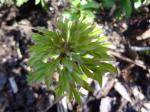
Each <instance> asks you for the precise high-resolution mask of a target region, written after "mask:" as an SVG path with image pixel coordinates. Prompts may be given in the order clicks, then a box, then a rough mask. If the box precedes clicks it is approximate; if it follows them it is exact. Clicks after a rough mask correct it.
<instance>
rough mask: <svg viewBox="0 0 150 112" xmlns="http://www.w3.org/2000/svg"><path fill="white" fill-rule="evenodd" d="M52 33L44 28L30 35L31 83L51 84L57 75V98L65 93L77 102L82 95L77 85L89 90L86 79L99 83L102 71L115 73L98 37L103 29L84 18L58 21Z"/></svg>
mask: <svg viewBox="0 0 150 112" xmlns="http://www.w3.org/2000/svg"><path fill="white" fill-rule="evenodd" d="M56 28H57V29H56V30H55V31H49V30H47V29H45V28H40V29H38V32H39V33H34V34H33V40H34V41H35V45H33V46H32V47H31V48H30V59H29V64H30V66H31V68H32V72H31V75H29V82H30V83H37V82H39V81H45V83H46V84H47V87H49V86H50V84H51V83H52V79H51V77H52V76H53V73H54V72H57V73H58V74H59V84H58V86H57V89H56V93H57V96H58V97H59V96H62V95H64V94H65V93H66V94H67V95H69V96H70V97H72V96H73V97H75V99H76V100H77V101H78V102H80V95H82V94H81V93H80V92H79V91H78V89H77V85H79V86H81V87H83V88H85V89H87V90H89V91H91V90H92V89H91V87H90V85H89V83H87V78H91V79H94V80H97V81H98V82H99V83H101V82H102V75H103V74H104V73H105V72H113V73H114V72H116V69H115V68H114V67H113V66H112V65H111V64H109V63H106V62H105V61H108V60H110V59H112V58H111V57H110V56H109V55H108V54H107V49H108V48H107V47H108V46H109V43H108V42H107V41H106V40H107V38H106V37H100V34H101V33H102V30H101V29H99V28H97V27H96V26H95V24H91V23H90V22H87V20H86V19H81V18H80V19H77V20H73V21H70V20H68V19H65V20H60V19H59V20H58V21H57V25H56Z"/></svg>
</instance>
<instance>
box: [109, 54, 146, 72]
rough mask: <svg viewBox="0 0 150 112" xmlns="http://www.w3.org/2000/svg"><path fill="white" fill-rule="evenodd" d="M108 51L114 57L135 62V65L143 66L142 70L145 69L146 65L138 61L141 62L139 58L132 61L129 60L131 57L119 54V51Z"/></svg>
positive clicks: (131, 61)
mask: <svg viewBox="0 0 150 112" xmlns="http://www.w3.org/2000/svg"><path fill="white" fill-rule="evenodd" d="M109 53H110V54H111V55H113V56H115V57H117V58H119V59H121V60H123V61H126V62H129V63H132V64H135V65H137V66H139V67H141V68H143V69H144V70H146V69H147V67H146V66H145V65H143V64H141V63H139V62H142V61H141V60H137V61H138V62H137V61H133V60H131V59H129V58H127V57H125V56H123V55H121V54H120V53H117V52H114V51H109Z"/></svg>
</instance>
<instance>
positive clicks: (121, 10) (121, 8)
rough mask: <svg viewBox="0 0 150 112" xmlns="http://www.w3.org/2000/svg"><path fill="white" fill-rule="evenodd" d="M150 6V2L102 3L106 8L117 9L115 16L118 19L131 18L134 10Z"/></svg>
mask: <svg viewBox="0 0 150 112" xmlns="http://www.w3.org/2000/svg"><path fill="white" fill-rule="evenodd" d="M148 4H150V1H149V0H120V1H117V0H103V2H102V6H103V7H104V8H107V9H111V8H112V7H113V6H115V7H116V10H115V14H116V17H117V18H120V17H121V18H122V17H130V16H131V14H132V12H133V11H134V10H138V8H140V7H141V6H143V5H148Z"/></svg>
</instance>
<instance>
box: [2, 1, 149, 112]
mask: <svg viewBox="0 0 150 112" xmlns="http://www.w3.org/2000/svg"><path fill="white" fill-rule="evenodd" d="M29 1H30V2H28V3H27V4H24V5H23V6H22V7H20V8H17V7H15V6H1V7H0V112H57V111H58V107H59V108H61V106H62V105H61V104H59V103H57V104H54V105H53V103H54V97H55V94H54V92H53V91H48V90H47V89H46V88H45V86H44V85H43V84H42V83H41V84H39V85H32V86H29V85H28V84H27V74H28V71H29V67H28V65H27V61H28V57H29V55H28V48H29V47H30V46H31V45H33V44H34V42H33V41H32V39H31V34H32V27H36V26H43V27H47V28H49V29H53V28H54V26H55V21H56V18H57V17H58V16H59V15H60V14H61V12H62V11H63V10H64V8H66V6H67V3H63V2H62V0H49V4H48V5H49V11H48V12H46V11H45V10H44V9H43V8H41V6H40V5H39V6H35V5H33V4H34V3H32V2H33V1H32V0H29ZM141 14H142V15H141ZM107 16H108V15H104V14H103V13H100V14H98V18H97V21H98V22H99V23H101V24H103V25H104V26H105V25H106V24H104V22H105V23H107V25H106V26H107V27H108V28H107V27H106V26H105V28H106V31H108V32H106V34H108V33H109V34H108V35H111V38H110V40H111V41H112V43H113V44H114V45H115V47H116V49H115V50H114V51H115V52H117V53H119V54H121V55H123V56H124V57H126V58H128V59H130V60H132V61H133V62H134V61H135V60H136V59H137V60H141V61H142V62H143V65H144V66H145V67H146V68H143V67H141V66H138V65H135V64H134V65H133V63H131V62H128V61H126V60H124V59H122V58H120V57H118V56H115V57H116V61H117V62H118V68H119V70H120V74H117V75H115V76H114V78H115V79H118V80H119V81H120V82H122V84H123V85H126V86H127V88H132V87H135V85H136V86H138V87H139V88H140V92H141V93H142V94H143V95H144V96H145V99H146V100H145V99H144V101H149V100H150V73H149V72H150V71H148V69H149V66H150V60H149V58H150V49H149V50H137V49H135V48H145V49H146V48H147V47H149V46H150V6H147V7H143V8H141V12H138V13H136V14H133V16H132V17H131V18H130V19H129V20H128V21H121V22H113V20H111V22H109V20H108V18H106V17H107ZM124 24H125V25H126V26H127V28H126V27H124ZM122 26H123V27H122ZM108 29H111V30H108ZM120 50H122V51H121V52H120ZM132 65H133V66H132ZM12 80H14V81H12ZM12 83H13V84H12ZM12 85H16V86H15V87H16V88H15V87H12ZM133 85H134V86H133ZM106 96H107V97H110V99H111V104H112V108H113V109H112V110H111V112H140V111H139V110H140V109H139V108H138V106H139V105H141V104H137V105H138V106H136V105H131V103H129V102H125V100H124V99H123V98H122V96H121V95H120V94H119V93H118V92H117V91H116V90H115V89H114V87H113V88H112V89H111V90H110V92H109V93H108V94H107V95H106ZM106 96H103V97H100V98H96V96H94V95H93V93H91V94H89V96H88V98H87V99H86V103H85V104H84V106H83V107H82V108H83V112H99V107H100V104H101V103H100V102H101V101H102V99H103V98H104V97H106ZM91 99H92V100H91ZM134 99H135V100H137V99H138V98H134ZM122 102H125V103H122ZM137 102H138V101H137ZM141 102H142V101H141ZM69 104H70V105H71V106H69ZM69 104H68V109H67V110H64V111H62V112H80V111H81V110H82V108H81V107H80V106H79V105H77V104H76V103H74V102H71V103H69ZM49 107H51V108H49ZM84 107H85V108H84ZM59 112H61V111H59ZM105 112H107V111H105ZM147 112H149V111H147Z"/></svg>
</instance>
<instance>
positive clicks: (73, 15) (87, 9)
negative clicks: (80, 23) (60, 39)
mask: <svg viewBox="0 0 150 112" xmlns="http://www.w3.org/2000/svg"><path fill="white" fill-rule="evenodd" d="M70 2H71V8H70V9H69V10H67V11H65V12H64V14H63V16H65V17H67V18H69V19H71V20H73V19H77V18H79V17H81V16H84V17H87V18H89V19H91V20H93V19H94V18H95V15H94V13H95V11H96V10H97V9H98V8H99V5H98V4H97V3H96V2H95V1H94V0H71V1H70Z"/></svg>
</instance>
